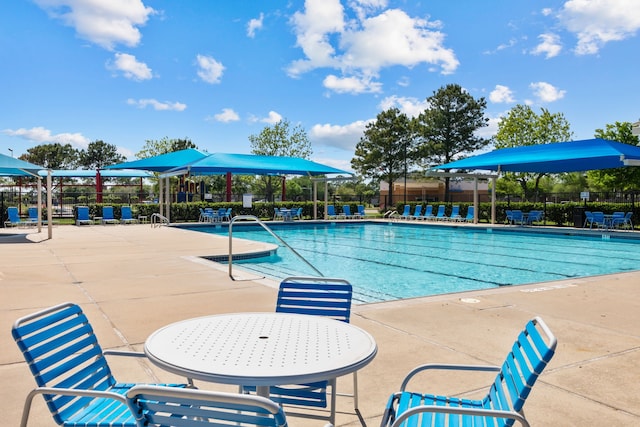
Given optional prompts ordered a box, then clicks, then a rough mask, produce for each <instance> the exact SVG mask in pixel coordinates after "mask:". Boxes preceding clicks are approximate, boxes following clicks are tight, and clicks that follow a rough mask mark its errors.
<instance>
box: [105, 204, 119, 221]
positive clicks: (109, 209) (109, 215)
mask: <svg viewBox="0 0 640 427" xmlns="http://www.w3.org/2000/svg"><path fill="white" fill-rule="evenodd" d="M119 222H120V221H118V220H117V219H116V218H115V217H114V216H113V206H103V207H102V223H103V224H118V223H119Z"/></svg>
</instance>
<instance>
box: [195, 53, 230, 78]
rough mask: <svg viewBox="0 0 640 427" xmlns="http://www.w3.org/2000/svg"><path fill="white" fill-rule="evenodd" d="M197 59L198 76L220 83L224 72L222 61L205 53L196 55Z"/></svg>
mask: <svg viewBox="0 0 640 427" xmlns="http://www.w3.org/2000/svg"><path fill="white" fill-rule="evenodd" d="M196 61H197V62H198V67H199V69H198V77H200V78H201V79H202V80H204V81H205V82H207V83H211V84H215V83H220V79H221V78H222V72H223V71H224V66H223V65H222V63H220V62H218V61H216V60H215V59H214V58H213V57H211V56H205V55H198V56H197V57H196Z"/></svg>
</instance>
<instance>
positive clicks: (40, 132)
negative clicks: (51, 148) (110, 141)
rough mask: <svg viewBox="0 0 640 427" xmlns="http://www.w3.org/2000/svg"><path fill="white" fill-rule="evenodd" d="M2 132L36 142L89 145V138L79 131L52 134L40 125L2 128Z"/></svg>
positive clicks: (76, 145)
mask: <svg viewBox="0 0 640 427" xmlns="http://www.w3.org/2000/svg"><path fill="white" fill-rule="evenodd" d="M2 133H4V134H5V135H9V136H17V137H20V138H23V139H26V140H27V141H32V142H36V143H38V144H55V143H58V144H62V145H64V144H71V145H72V146H74V147H76V148H87V147H88V145H89V139H88V138H86V137H85V136H83V135H82V134H81V133H57V134H52V133H51V131H50V130H49V129H45V128H44V127H41V126H38V127H33V128H31V129H25V128H20V129H15V130H14V129H4V130H3V131H2Z"/></svg>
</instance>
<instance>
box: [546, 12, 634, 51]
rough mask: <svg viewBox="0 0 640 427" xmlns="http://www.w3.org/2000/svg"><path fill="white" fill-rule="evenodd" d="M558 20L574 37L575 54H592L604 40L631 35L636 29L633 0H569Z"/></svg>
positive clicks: (616, 39)
mask: <svg viewBox="0 0 640 427" xmlns="http://www.w3.org/2000/svg"><path fill="white" fill-rule="evenodd" d="M559 18H560V22H561V23H562V24H563V25H564V26H565V28H566V29H567V30H569V31H570V32H572V33H574V34H575V35H576V37H577V38H578V43H577V45H576V48H575V52H576V54H578V55H590V54H596V53H598V51H599V50H600V49H601V48H602V47H603V46H604V45H605V44H606V43H608V42H611V41H620V40H624V39H627V38H630V37H633V36H635V34H636V32H637V31H638V29H640V2H639V1H637V0H569V1H567V2H565V4H564V7H563V8H562V10H561V11H560V14H559Z"/></svg>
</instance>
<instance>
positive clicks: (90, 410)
mask: <svg viewBox="0 0 640 427" xmlns="http://www.w3.org/2000/svg"><path fill="white" fill-rule="evenodd" d="M11 334H12V335H13V338H14V339H15V341H16V343H17V344H18V347H19V348H20V351H21V352H22V354H23V356H24V358H25V360H26V362H27V365H28V366H29V369H30V370H31V373H32V374H33V376H34V378H35V380H36V384H37V388H36V389H34V390H32V391H31V392H30V393H29V394H28V396H27V399H26V402H25V405H24V411H23V413H22V421H21V424H20V425H21V426H22V427H26V425H27V421H28V418H29V412H30V409H31V402H32V401H33V398H34V397H35V396H37V395H39V394H40V395H42V396H43V397H44V399H45V402H46V404H47V407H48V408H49V411H50V412H51V414H52V415H53V419H54V421H55V422H56V423H58V424H59V425H63V426H69V427H70V426H93V427H103V426H104V427H107V426H126V427H135V426H136V420H135V418H134V417H133V414H131V412H130V411H129V408H128V407H127V404H126V402H125V400H124V395H125V394H126V393H127V392H128V391H129V389H130V388H131V387H133V386H134V385H135V384H127V383H119V382H117V381H116V379H115V378H114V376H113V375H112V373H111V369H110V368H109V365H108V364H107V360H106V358H105V356H106V355H118V356H131V357H145V355H144V353H137V352H129V351H115V350H105V351H103V350H102V348H101V347H100V345H99V344H98V340H97V338H96V336H95V334H94V332H93V328H92V327H91V325H90V324H89V320H88V319H87V317H86V316H85V315H84V313H83V312H82V309H81V308H80V307H79V306H77V305H76V304H72V303H64V304H60V305H56V306H53V307H50V308H47V309H45V310H42V311H38V312H36V313H33V314H31V315H28V316H25V317H22V318H20V319H18V320H17V321H16V322H15V323H14V325H13V328H12V330H11ZM171 386H172V387H185V386H186V385H185V384H172V385H171Z"/></svg>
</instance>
